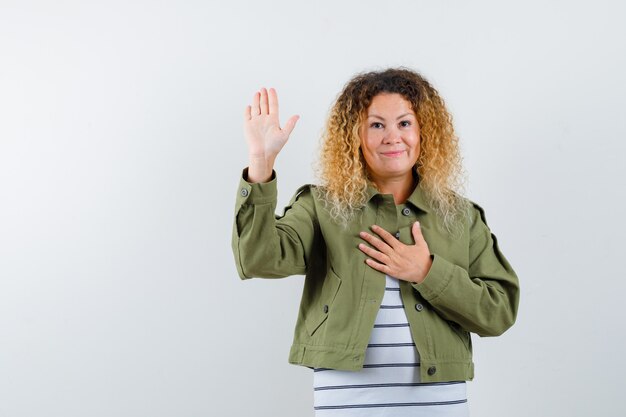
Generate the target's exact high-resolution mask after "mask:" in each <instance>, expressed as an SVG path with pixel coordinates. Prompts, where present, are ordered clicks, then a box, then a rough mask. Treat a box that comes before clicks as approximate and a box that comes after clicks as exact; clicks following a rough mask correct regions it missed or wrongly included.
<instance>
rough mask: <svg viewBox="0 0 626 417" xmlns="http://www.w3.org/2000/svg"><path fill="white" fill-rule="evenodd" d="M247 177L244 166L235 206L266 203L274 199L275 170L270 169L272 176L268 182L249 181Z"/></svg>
mask: <svg viewBox="0 0 626 417" xmlns="http://www.w3.org/2000/svg"><path fill="white" fill-rule="evenodd" d="M247 179H248V168H245V169H244V170H243V173H242V175H241V178H240V180H239V190H238V194H237V203H236V204H237V207H241V206H242V205H244V204H266V203H271V202H273V201H276V198H277V195H278V191H277V187H276V171H274V170H272V177H271V178H270V180H269V181H268V182H255V183H250V182H248V181H247Z"/></svg>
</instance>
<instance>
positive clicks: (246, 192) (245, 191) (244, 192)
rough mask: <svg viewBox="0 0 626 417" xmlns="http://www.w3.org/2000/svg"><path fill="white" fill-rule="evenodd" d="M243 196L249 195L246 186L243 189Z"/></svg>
mask: <svg viewBox="0 0 626 417" xmlns="http://www.w3.org/2000/svg"><path fill="white" fill-rule="evenodd" d="M241 196H242V197H247V196H248V190H246V189H245V188H242V189H241Z"/></svg>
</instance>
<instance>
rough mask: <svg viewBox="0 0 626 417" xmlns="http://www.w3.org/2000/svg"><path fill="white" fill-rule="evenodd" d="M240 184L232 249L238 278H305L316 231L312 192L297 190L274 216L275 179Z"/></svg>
mask: <svg viewBox="0 0 626 417" xmlns="http://www.w3.org/2000/svg"><path fill="white" fill-rule="evenodd" d="M247 171H248V169H245V170H244V173H243V177H242V179H241V180H240V182H239V187H238V190H237V191H238V192H237V202H236V206H235V221H234V224H233V234H232V249H233V254H234V256H235V263H236V265H237V272H238V273H239V277H240V278H242V279H247V278H251V277H255V276H256V277H264V278H280V277H285V276H289V275H297V274H305V273H306V268H307V264H308V261H309V256H310V254H311V251H312V248H313V245H314V241H315V236H316V232H317V230H319V227H318V224H317V220H316V216H315V212H314V207H313V200H312V198H311V190H310V187H309V186H304V187H300V189H298V191H297V192H296V194H295V195H294V196H293V198H292V199H291V202H290V203H289V205H288V206H287V207H286V208H285V212H284V214H283V215H282V216H276V215H275V214H274V213H275V210H276V193H277V191H276V176H275V175H273V176H272V177H271V180H270V181H269V182H266V183H250V182H248V181H246V177H247Z"/></svg>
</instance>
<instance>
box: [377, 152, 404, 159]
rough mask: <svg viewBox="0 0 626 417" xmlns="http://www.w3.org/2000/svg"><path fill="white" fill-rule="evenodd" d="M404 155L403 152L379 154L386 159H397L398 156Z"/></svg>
mask: <svg viewBox="0 0 626 417" xmlns="http://www.w3.org/2000/svg"><path fill="white" fill-rule="evenodd" d="M403 153H404V151H389V152H381V154H382V155H384V156H386V157H388V158H397V157H398V156H400V155H402V154H403Z"/></svg>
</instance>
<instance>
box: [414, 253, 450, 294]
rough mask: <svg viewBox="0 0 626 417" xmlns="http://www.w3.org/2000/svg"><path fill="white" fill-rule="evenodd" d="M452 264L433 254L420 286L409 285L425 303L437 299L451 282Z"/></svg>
mask: <svg viewBox="0 0 626 417" xmlns="http://www.w3.org/2000/svg"><path fill="white" fill-rule="evenodd" d="M453 269H454V264H452V263H451V262H450V261H448V260H446V259H445V258H443V257H441V256H440V255H437V254H433V263H432V265H431V266H430V270H429V271H428V273H427V274H426V277H425V278H424V280H423V281H422V282H421V283H420V284H411V285H412V286H413V288H415V289H416V290H417V291H419V293H420V294H421V295H422V297H424V299H425V300H426V301H431V300H434V299H435V298H437V297H439V295H441V294H442V293H443V291H444V290H445V289H446V287H447V286H448V285H449V284H450V281H451V280H452V276H453V274H452V270H453Z"/></svg>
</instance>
